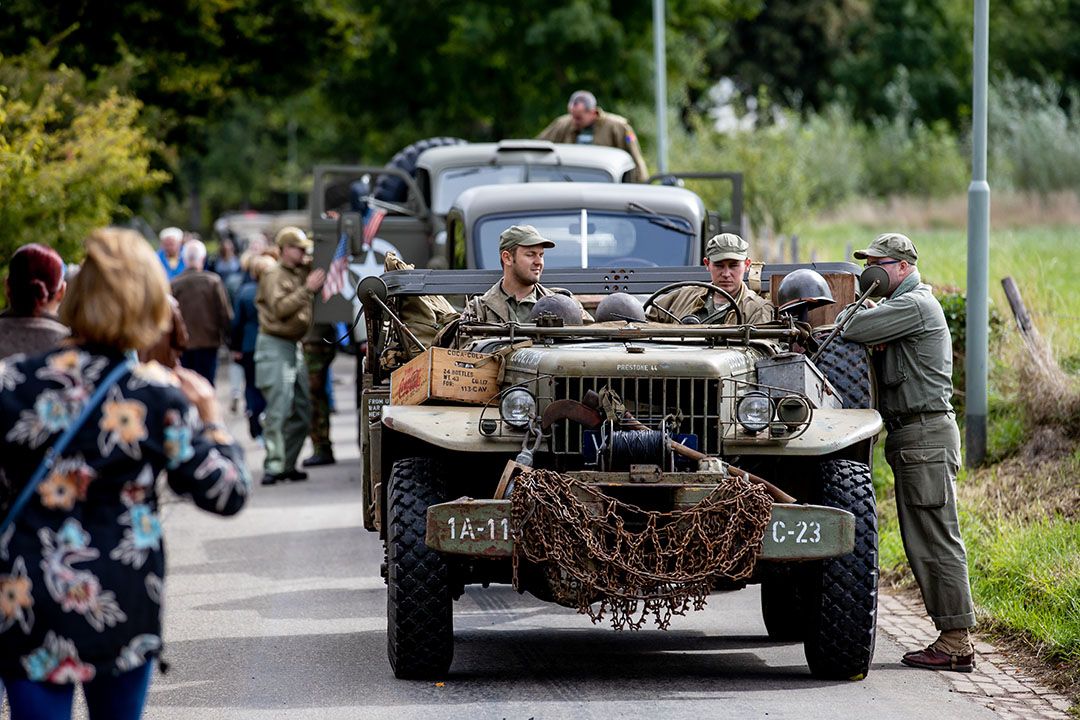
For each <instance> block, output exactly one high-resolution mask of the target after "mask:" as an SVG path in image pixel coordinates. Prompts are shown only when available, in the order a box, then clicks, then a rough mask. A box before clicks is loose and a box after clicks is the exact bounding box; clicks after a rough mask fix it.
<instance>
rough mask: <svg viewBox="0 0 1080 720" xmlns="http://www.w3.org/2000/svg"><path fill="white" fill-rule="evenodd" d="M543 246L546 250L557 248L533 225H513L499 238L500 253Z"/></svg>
mask: <svg viewBox="0 0 1080 720" xmlns="http://www.w3.org/2000/svg"><path fill="white" fill-rule="evenodd" d="M533 245H543V246H544V247H546V248H553V247H555V243H553V242H551V241H550V240H548V239H547V238H546V237H544V236H543V235H541V234H540V231H539V230H537V229H536V228H534V227H533V226H532V225H511V226H510V227H508V228H506V229H505V230H503V231H502V235H500V236H499V252H502V251H503V250H509V249H511V248H516V247H518V246H521V247H532V246H533Z"/></svg>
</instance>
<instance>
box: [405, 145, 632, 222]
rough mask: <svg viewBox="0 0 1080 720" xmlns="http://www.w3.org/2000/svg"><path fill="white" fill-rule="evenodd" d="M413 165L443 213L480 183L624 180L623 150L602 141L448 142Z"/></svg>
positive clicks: (626, 161) (627, 168)
mask: <svg viewBox="0 0 1080 720" xmlns="http://www.w3.org/2000/svg"><path fill="white" fill-rule="evenodd" d="M416 165H417V168H418V170H419V171H420V173H421V174H423V175H426V177H427V182H428V183H430V188H431V206H432V210H433V211H434V212H435V213H437V214H445V213H446V212H447V210H449V209H450V206H451V204H452V203H453V202H454V201H455V200H456V199H457V197H458V195H460V193H461V192H463V191H465V190H467V189H468V188H471V187H476V186H480V185H505V184H509V183H530V182H606V183H622V182H629V180H630V177H631V176H632V174H633V171H634V160H633V158H632V157H631V156H630V154H629V153H628V152H626V151H625V150H620V149H619V148H613V147H604V146H601V145H571V144H556V143H551V142H548V141H546V140H502V141H500V142H496V143H468V144H464V145H447V146H442V147H435V148H430V149H428V150H425V151H424V152H422V153H421V154H420V157H419V158H417V162H416Z"/></svg>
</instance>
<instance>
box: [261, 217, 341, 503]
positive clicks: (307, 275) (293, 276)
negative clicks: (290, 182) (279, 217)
mask: <svg viewBox="0 0 1080 720" xmlns="http://www.w3.org/2000/svg"><path fill="white" fill-rule="evenodd" d="M276 242H277V244H278V247H280V248H281V260H280V262H279V263H278V265H277V266H276V267H274V268H272V269H271V270H268V271H267V272H265V273H263V275H262V277H260V278H259V289H258V291H257V292H256V294H255V308H256V310H257V311H258V313H259V335H258V337H257V338H256V339H255V385H256V387H258V388H259V390H261V391H262V393H263V396H264V397H265V398H266V413H265V418H264V420H263V438H264V439H265V441H266V459H265V460H264V461H263V471H264V474H263V479H262V484H263V485H273V484H274V483H276V482H278V481H282V480H306V479H307V473H305V472H303V471H301V470H298V469H297V468H296V460H297V458H298V457H299V456H300V450H301V448H302V447H303V446H304V438H305V437H307V434H308V426H309V424H310V423H311V401H310V398H309V396H308V375H307V369H306V368H305V367H304V355H303V352H302V351H301V350H300V340H301V338H303V337H304V335H305V334H307V331H308V328H309V327H310V326H311V314H312V301H313V299H314V297H315V293H316V292H317V291H318V290H319V288H321V287H322V284H323V282H324V281H325V280H326V271H325V270H323V269H321V268H319V269H316V270H311V268H310V263H311V251H312V248H313V245H312V242H311V240H310V239H309V238H308V236H307V234H306V233H305V232H304V231H303V230H301V229H300V228H297V227H286V228H282V229H281V230H280V231H279V232H278V234H277V238H276Z"/></svg>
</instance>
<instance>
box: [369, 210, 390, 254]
mask: <svg viewBox="0 0 1080 720" xmlns="http://www.w3.org/2000/svg"><path fill="white" fill-rule="evenodd" d="M384 217H386V211H385V210H383V209H382V208H374V209H373V210H372V211H371V217H369V218H368V219H367V222H365V223H364V245H366V246H368V247H371V243H372V241H373V240H374V239H375V233H377V232H379V226H380V225H382V221H383V218H384Z"/></svg>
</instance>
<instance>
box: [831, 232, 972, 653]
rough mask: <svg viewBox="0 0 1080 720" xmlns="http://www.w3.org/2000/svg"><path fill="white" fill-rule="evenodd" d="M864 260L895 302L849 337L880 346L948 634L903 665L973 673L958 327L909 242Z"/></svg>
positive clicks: (925, 579)
mask: <svg viewBox="0 0 1080 720" xmlns="http://www.w3.org/2000/svg"><path fill="white" fill-rule="evenodd" d="M855 257H856V258H858V259H860V260H866V264H867V265H868V266H869V265H877V266H879V267H881V268H882V269H883V270H885V271H886V272H887V273H888V274H889V281H890V284H889V289H888V297H887V299H886V300H885V301H883V302H882V303H881V304H879V305H877V306H872V307H867V308H864V309H863V310H860V311H859V312H857V313H856V314H855V316H854V317H853V318H851V320H850V322H849V323H848V325H847V327H845V328H844V330H843V333H842V335H841V336H842V337H843V338H844V339H845V340H850V341H852V342H860V343H864V344H866V345H869V346H871V347H873V348H874V364H875V366H876V369H877V377H878V379H879V386H880V389H881V393H880V396H879V399H878V409H879V410H880V412H881V416H882V418H883V420H884V421H885V429H886V430H887V431H888V433H889V434H888V437H887V438H886V439H885V459H886V460H887V461H888V463H889V466H890V467H892V470H893V475H894V477H895V479H896V513H897V518H898V519H899V521H900V537H901V538H902V539H903V541H904V551H905V552H906V553H907V557H908V562H909V563H911V571H912V573H913V574H914V575H915V580H916V581H917V582H918V583H919V589H920V590H921V591H922V596H923V603H924V604H925V605H926V610H927V613H929V615H930V617H931V619H932V620H933V621H934V625H935V626H936V627H937V629H938V630H939V631H941V636H940V637H939V638H938V639H937V640H936V641H935V642H934V643H933V644H932V645H930V646H929V647H927V648H925V649H922V650H913V651H911V652H909V653H907V654H906V655H904V657H903V659H902V662H903V663H904V664H905V665H910V666H912V667H919V668H927V669H929V670H954V671H958V672H971V671H972V669H973V668H974V667H975V662H974V659H975V656H974V649H973V647H972V643H971V633H970V629H971V628H972V627H973V626H974V625H975V608H974V605H973V603H972V600H971V587H970V585H969V584H968V565H967V552H966V550H965V549H964V541H963V539H962V538H961V537H960V522H959V519H958V517H957V509H956V473H957V470H959V468H960V431H959V430H958V428H957V426H956V416H955V414H954V413H953V408H952V404H951V403H950V398H951V397H952V393H953V386H952V338H951V336H950V334H949V326H948V324H947V323H946V321H945V313H944V312H943V311H942V309H941V304H940V303H939V302H938V301H937V299H936V298H935V297H934V295H933V292H932V291H931V288H930V286H929V285H926V284H923V283H922V282H920V278H919V271H918V268H916V266H915V263H916V261H917V260H918V251H917V250H916V249H915V244H914V243H913V242H911V240H909V239H908V238H907V237H906V236H904V235H901V234H899V233H886V234H884V235H880V236H879V237H878V238H877V239H876V240H874V242H873V243H871V244H870V247H868V248H866V249H865V250H860V251H858V252H856V253H855ZM871 305H872V303H871ZM842 321H843V316H841V317H838V318H837V322H838V323H839V322H842Z"/></svg>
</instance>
